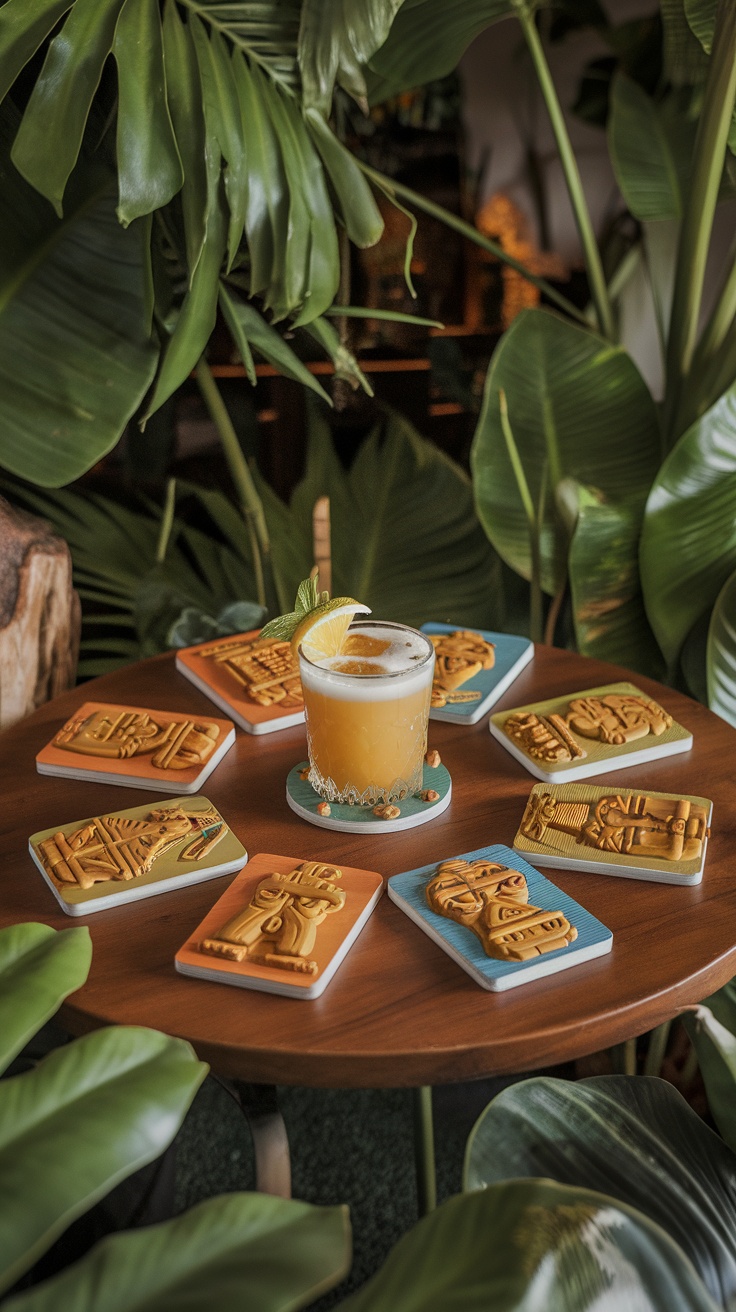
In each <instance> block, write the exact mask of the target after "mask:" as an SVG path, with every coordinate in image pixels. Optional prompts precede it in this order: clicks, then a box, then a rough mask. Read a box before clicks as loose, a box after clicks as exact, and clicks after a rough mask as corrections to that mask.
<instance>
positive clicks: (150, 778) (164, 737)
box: [36, 702, 235, 794]
mask: <svg viewBox="0 0 736 1312" xmlns="http://www.w3.org/2000/svg"><path fill="white" fill-rule="evenodd" d="M234 742H235V728H234V726H233V724H232V722H231V721H230V720H216V719H214V718H213V717H212V716H207V717H206V718H205V717H203V716H199V715H196V716H195V715H188V714H185V713H181V714H178V715H177V714H176V713H175V712H172V711H151V710H149V709H148V708H146V707H142V706H112V705H110V704H109V703H108V702H85V703H84V705H83V706H80V708H79V710H78V711H75V713H74V715H73V716H72V718H71V719H70V720H67V722H66V724H65V725H64V726H63V728H62V729H59V731H58V733H57V734H55V735H54V737H53V738H52V739H51V742H50V743H48V744H47V745H46V747H44V748H42V750H41V751H40V752H39V753H38V756H37V757H36V769H37V770H38V773H39V774H53V775H61V776H62V777H63V778H67V779H91V780H93V781H94V782H96V783H105V784H120V785H122V787H130V788H149V789H151V790H153V791H154V792H157V793H177V794H182V793H196V792H197V790H198V789H199V787H200V785H201V784H202V783H203V782H204V780H205V779H208V778H209V776H210V775H211V774H212V771H213V770H214V768H215V766H216V765H218V764H219V762H220V761H221V760H222V758H223V756H224V755H225V753H226V751H227V750H228V749H229V748H230V747H232V745H233V743H234Z"/></svg>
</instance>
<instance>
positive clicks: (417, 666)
mask: <svg viewBox="0 0 736 1312" xmlns="http://www.w3.org/2000/svg"><path fill="white" fill-rule="evenodd" d="M354 626H355V627H356V628H358V627H360V628H361V629H363V628H369V627H371V626H373V627H374V628H377V629H401V630H402V631H403V630H405V629H408V630H409V632H410V633H416V634H418V635H419V637H420V638H424V641H425V642H426V643H427V646H428V648H429V650H428V651H427V652H426V653H425V655H424V656H423V657H422V659H421V660H420V661H415V662H414V663H413V664H412V665H410V666H409V667H408V668H407V669H405V670H387V671H386V672H385V673H384V674H345V673H344V672H343V671H342V670H331V669H330V668H329V667H328V666H325V665H318V664H317V662H316V661H312V660H310V659H309V657H308V656H305V654H304V652H303V651H302V648H301V643H300V644H299V648H298V651H299V659H300V661H304V663H305V664H306V665H308V666H309V668H310V669H312V670H318V671H319V673H320V674H323V675H329V676H330V677H331V678H336V679H354V680H355V681H356V683H364V682H365V680H366V679H405V678H406V677H407V675H410V674H416V673H417V670H422V669H424V667H425V665H426V664H427V661H429V660H430V659H431V657H433V656H434V643H432V642H431V640H430V638H429V636H428V635H427V634H426V633H422V631H421V629H415V628H412V626H411V624H400V623H398V621H397V620H372V619H369V618H368V617H367V616H363V615H362V616H361V617H360V618H358V617H357V616H356V618H355V619H354V620H353V621H352V623H351V624H350V625H349V626H348V633H349V632H350V629H352V628H353V627H354Z"/></svg>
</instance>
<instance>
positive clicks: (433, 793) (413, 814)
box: [286, 761, 452, 834]
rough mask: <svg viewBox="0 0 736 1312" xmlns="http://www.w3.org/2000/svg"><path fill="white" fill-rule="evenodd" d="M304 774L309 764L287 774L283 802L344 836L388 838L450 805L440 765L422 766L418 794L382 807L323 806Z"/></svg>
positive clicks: (447, 778) (449, 785) (449, 782)
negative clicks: (341, 832) (362, 835)
mask: <svg viewBox="0 0 736 1312" xmlns="http://www.w3.org/2000/svg"><path fill="white" fill-rule="evenodd" d="M308 770H309V762H308V761H302V762H301V763H300V764H299V765H295V766H294V769H293V770H291V771H290V772H289V776H288V778H287V780H286V800H287V802H288V803H289V806H290V807H291V809H292V811H295V812H296V814H297V815H299V816H301V818H302V820H308V821H309V822H310V824H313V825H320V826H321V827H322V828H323V829H342V830H343V831H344V832H345V833H348V834H391V833H394V832H395V831H396V830H397V829H414V828H415V827H416V826H417V825H424V824H426V823H427V821H428V820H434V819H435V818H436V817H437V816H438V815H441V814H442V812H443V811H446V810H447V807H448V806H449V805H450V797H451V795H452V780H451V778H450V774H449V771H448V770H446V769H445V767H444V765H439V764H438V765H436V766H430V765H425V766H424V771H423V775H422V790H421V792H419V793H412V794H410V795H409V796H408V797H405V798H403V799H402V800H400V801H397V802H395V803H393V804H388V805H386V806H381V805H378V806H351V805H350V804H349V803H348V802H342V803H341V802H324V801H323V800H322V798H321V797H320V795H319V793H316V792H315V791H314V789H313V787H312V785H311V784H310V783H309V781H308V780H307V772H308Z"/></svg>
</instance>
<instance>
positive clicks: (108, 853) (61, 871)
mask: <svg viewBox="0 0 736 1312" xmlns="http://www.w3.org/2000/svg"><path fill="white" fill-rule="evenodd" d="M227 831H228V830H227V825H226V824H225V822H224V820H223V819H222V817H221V816H220V815H218V813H217V811H214V810H213V811H187V810H185V809H184V808H183V807H181V806H167V807H161V808H157V809H154V810H151V811H149V813H148V815H147V816H146V817H145V818H144V819H142V820H133V819H131V818H130V817H129V816H119V815H100V816H95V817H94V818H93V819H92V820H90V821H88V823H87V824H86V825H80V827H79V829H74V830H73V831H72V832H71V833H69V834H63V833H61V832H59V833H58V834H54V835H53V837H52V838H46V839H44V840H43V841H42V842H41V843H40V844H39V847H38V854H39V856H40V857H41V861H42V863H43V867H44V869H45V870H46V872H47V874H49V875H50V876H51V878H52V879H54V880H55V882H56V883H58V884H62V885H63V884H66V885H69V884H78V885H79V887H80V888H91V887H92V885H93V884H99V883H105V882H107V881H108V880H111V879H112V880H127V879H136V878H138V877H139V876H140V875H144V874H147V872H148V871H149V870H150V869H151V867H152V866H153V864H154V862H155V861H156V860H158V858H159V857H161V856H163V855H164V853H165V852H168V851H170V849H171V848H172V847H174V846H175V845H176V844H177V843H183V842H184V840H185V839H189V840H190V841H189V842H187V844H186V846H185V847H184V848H182V851H181V852H180V853H179V855H178V860H179V861H201V860H202V858H203V857H205V856H208V855H209V853H210V852H211V850H212V848H213V847H215V845H216V844H217V843H219V841H220V839H221V838H223V837H224V835H225V834H226V833H227Z"/></svg>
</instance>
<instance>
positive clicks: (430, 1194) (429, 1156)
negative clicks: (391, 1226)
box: [412, 1085, 437, 1216]
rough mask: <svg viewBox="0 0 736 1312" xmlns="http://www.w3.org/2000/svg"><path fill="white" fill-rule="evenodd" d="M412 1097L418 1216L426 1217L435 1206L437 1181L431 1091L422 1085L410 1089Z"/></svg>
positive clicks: (427, 1086) (428, 1087)
mask: <svg viewBox="0 0 736 1312" xmlns="http://www.w3.org/2000/svg"><path fill="white" fill-rule="evenodd" d="M412 1093H413V1095H414V1162H415V1165H416V1173H417V1201H418V1204H419V1215H420V1216H426V1215H427V1213H428V1212H432V1211H434V1209H435V1207H436V1206H437V1180H436V1176H435V1167H434V1124H433V1121H432V1089H431V1087H430V1086H429V1085H422V1087H421V1088H419V1089H412Z"/></svg>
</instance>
